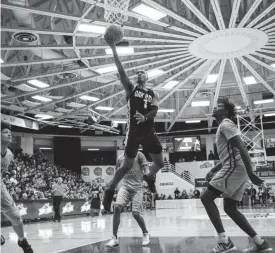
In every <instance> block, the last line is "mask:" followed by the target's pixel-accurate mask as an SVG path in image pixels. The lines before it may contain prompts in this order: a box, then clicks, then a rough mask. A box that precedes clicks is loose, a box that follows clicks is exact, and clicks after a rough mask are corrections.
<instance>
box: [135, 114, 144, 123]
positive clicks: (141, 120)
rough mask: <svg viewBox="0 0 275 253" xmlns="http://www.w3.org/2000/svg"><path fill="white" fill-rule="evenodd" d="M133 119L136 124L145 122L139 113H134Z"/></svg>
mask: <svg viewBox="0 0 275 253" xmlns="http://www.w3.org/2000/svg"><path fill="white" fill-rule="evenodd" d="M135 119H136V120H137V123H138V124H139V123H141V122H144V121H145V117H144V116H143V115H142V114H141V113H139V112H136V114H135Z"/></svg>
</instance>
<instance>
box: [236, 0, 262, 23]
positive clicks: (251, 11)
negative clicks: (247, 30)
mask: <svg viewBox="0 0 275 253" xmlns="http://www.w3.org/2000/svg"><path fill="white" fill-rule="evenodd" d="M261 2H262V0H255V1H254V3H253V4H252V6H251V7H250V9H249V10H248V12H247V13H246V14H245V16H244V17H243V19H242V21H241V22H240V24H239V25H238V28H242V27H244V25H245V24H246V23H247V21H248V20H249V18H250V17H251V15H252V14H253V13H254V11H255V10H256V9H257V7H258V6H259V5H260V3H261Z"/></svg>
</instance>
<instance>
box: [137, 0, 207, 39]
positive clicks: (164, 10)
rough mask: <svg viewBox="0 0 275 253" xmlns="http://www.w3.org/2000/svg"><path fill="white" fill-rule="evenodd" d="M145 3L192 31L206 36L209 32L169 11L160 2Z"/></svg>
mask: <svg viewBox="0 0 275 253" xmlns="http://www.w3.org/2000/svg"><path fill="white" fill-rule="evenodd" d="M142 1H143V2H144V3H147V4H148V5H150V6H152V7H154V8H155V9H157V10H159V11H162V12H164V13H166V14H167V15H168V16H170V17H172V18H174V19H176V20H178V21H180V22H181V23H183V24H184V25H186V26H189V27H191V28H192V29H194V30H196V31H198V32H200V33H202V34H206V33H207V31H206V30H204V29H203V28H201V27H199V26H197V25H195V24H194V23H192V22H190V21H188V20H187V19H185V18H183V17H182V16H180V15H178V14H177V13H175V12H173V11H171V10H169V9H168V8H166V7H165V6H163V5H161V4H160V3H158V2H155V1H153V0H142Z"/></svg>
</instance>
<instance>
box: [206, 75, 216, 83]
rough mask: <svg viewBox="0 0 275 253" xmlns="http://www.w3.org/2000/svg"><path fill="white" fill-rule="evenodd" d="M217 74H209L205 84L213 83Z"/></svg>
mask: <svg viewBox="0 0 275 253" xmlns="http://www.w3.org/2000/svg"><path fill="white" fill-rule="evenodd" d="M218 76H219V75H218V74H210V75H208V77H207V79H206V83H215V82H216V81H217V80H218Z"/></svg>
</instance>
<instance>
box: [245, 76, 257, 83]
mask: <svg viewBox="0 0 275 253" xmlns="http://www.w3.org/2000/svg"><path fill="white" fill-rule="evenodd" d="M243 80H244V82H245V84H247V85H250V84H255V83H257V82H256V80H255V78H254V76H247V77H244V78H243Z"/></svg>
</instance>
